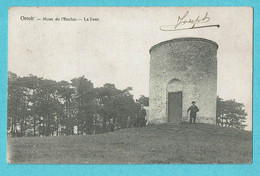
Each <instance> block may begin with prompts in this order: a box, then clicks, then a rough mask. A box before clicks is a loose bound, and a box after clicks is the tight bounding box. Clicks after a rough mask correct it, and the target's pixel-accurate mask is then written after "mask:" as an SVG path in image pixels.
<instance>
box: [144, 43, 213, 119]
mask: <svg viewBox="0 0 260 176" xmlns="http://www.w3.org/2000/svg"><path fill="white" fill-rule="evenodd" d="M217 49H218V44H217V43H215V42H213V41H211V40H207V39H203V38H176V39H172V40H168V41H164V42H161V43H159V44H156V45H154V46H153V47H152V48H151V49H150V55H151V60H150V85H149V89H150V90H149V91H150V95H149V101H150V102H149V121H150V123H166V122H172V123H181V122H185V121H189V117H188V115H187V109H188V108H189V107H190V106H191V102H192V101H196V105H197V106H198V107H199V109H200V111H199V112H198V114H197V122H199V123H209V124H216V97H217Z"/></svg>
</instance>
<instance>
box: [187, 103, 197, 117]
mask: <svg viewBox="0 0 260 176" xmlns="http://www.w3.org/2000/svg"><path fill="white" fill-rule="evenodd" d="M189 111H190V116H191V117H196V115H197V112H199V108H198V107H197V106H196V105H192V106H191V107H190V108H189V109H188V110H187V112H189Z"/></svg>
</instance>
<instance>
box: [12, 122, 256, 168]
mask: <svg viewBox="0 0 260 176" xmlns="http://www.w3.org/2000/svg"><path fill="white" fill-rule="evenodd" d="M7 145H8V147H7V148H8V149H9V150H8V154H7V155H8V161H9V162H10V163H250V162H251V160H252V133H251V132H246V131H241V130H235V129H229V128H223V127H218V126H214V125H207V124H179V125H174V124H163V125H156V126H147V127H144V128H129V129H124V130H119V131H115V132H110V133H105V134H96V135H88V136H62V137H42V138H40V137H31V138H8V141H7Z"/></svg>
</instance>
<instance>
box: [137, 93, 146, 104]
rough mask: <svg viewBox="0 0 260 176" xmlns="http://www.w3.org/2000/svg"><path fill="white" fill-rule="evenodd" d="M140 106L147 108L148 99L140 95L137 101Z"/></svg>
mask: <svg viewBox="0 0 260 176" xmlns="http://www.w3.org/2000/svg"><path fill="white" fill-rule="evenodd" d="M137 101H138V102H139V103H140V104H143V105H144V106H149V97H146V96H144V95H141V96H140V98H139V99H138V100H137Z"/></svg>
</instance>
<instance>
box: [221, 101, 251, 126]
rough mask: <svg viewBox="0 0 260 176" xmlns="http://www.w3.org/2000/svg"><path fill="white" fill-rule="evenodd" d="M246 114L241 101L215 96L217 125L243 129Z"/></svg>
mask: <svg viewBox="0 0 260 176" xmlns="http://www.w3.org/2000/svg"><path fill="white" fill-rule="evenodd" d="M246 116H247V113H246V112H245V109H244V105H243V103H238V102H236V101H235V100H226V101H224V100H223V99H221V98H219V97H217V114H216V117H217V125H220V126H226V127H231V128H238V129H244V128H245V127H246V125H245V124H244V123H245V121H246Z"/></svg>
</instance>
